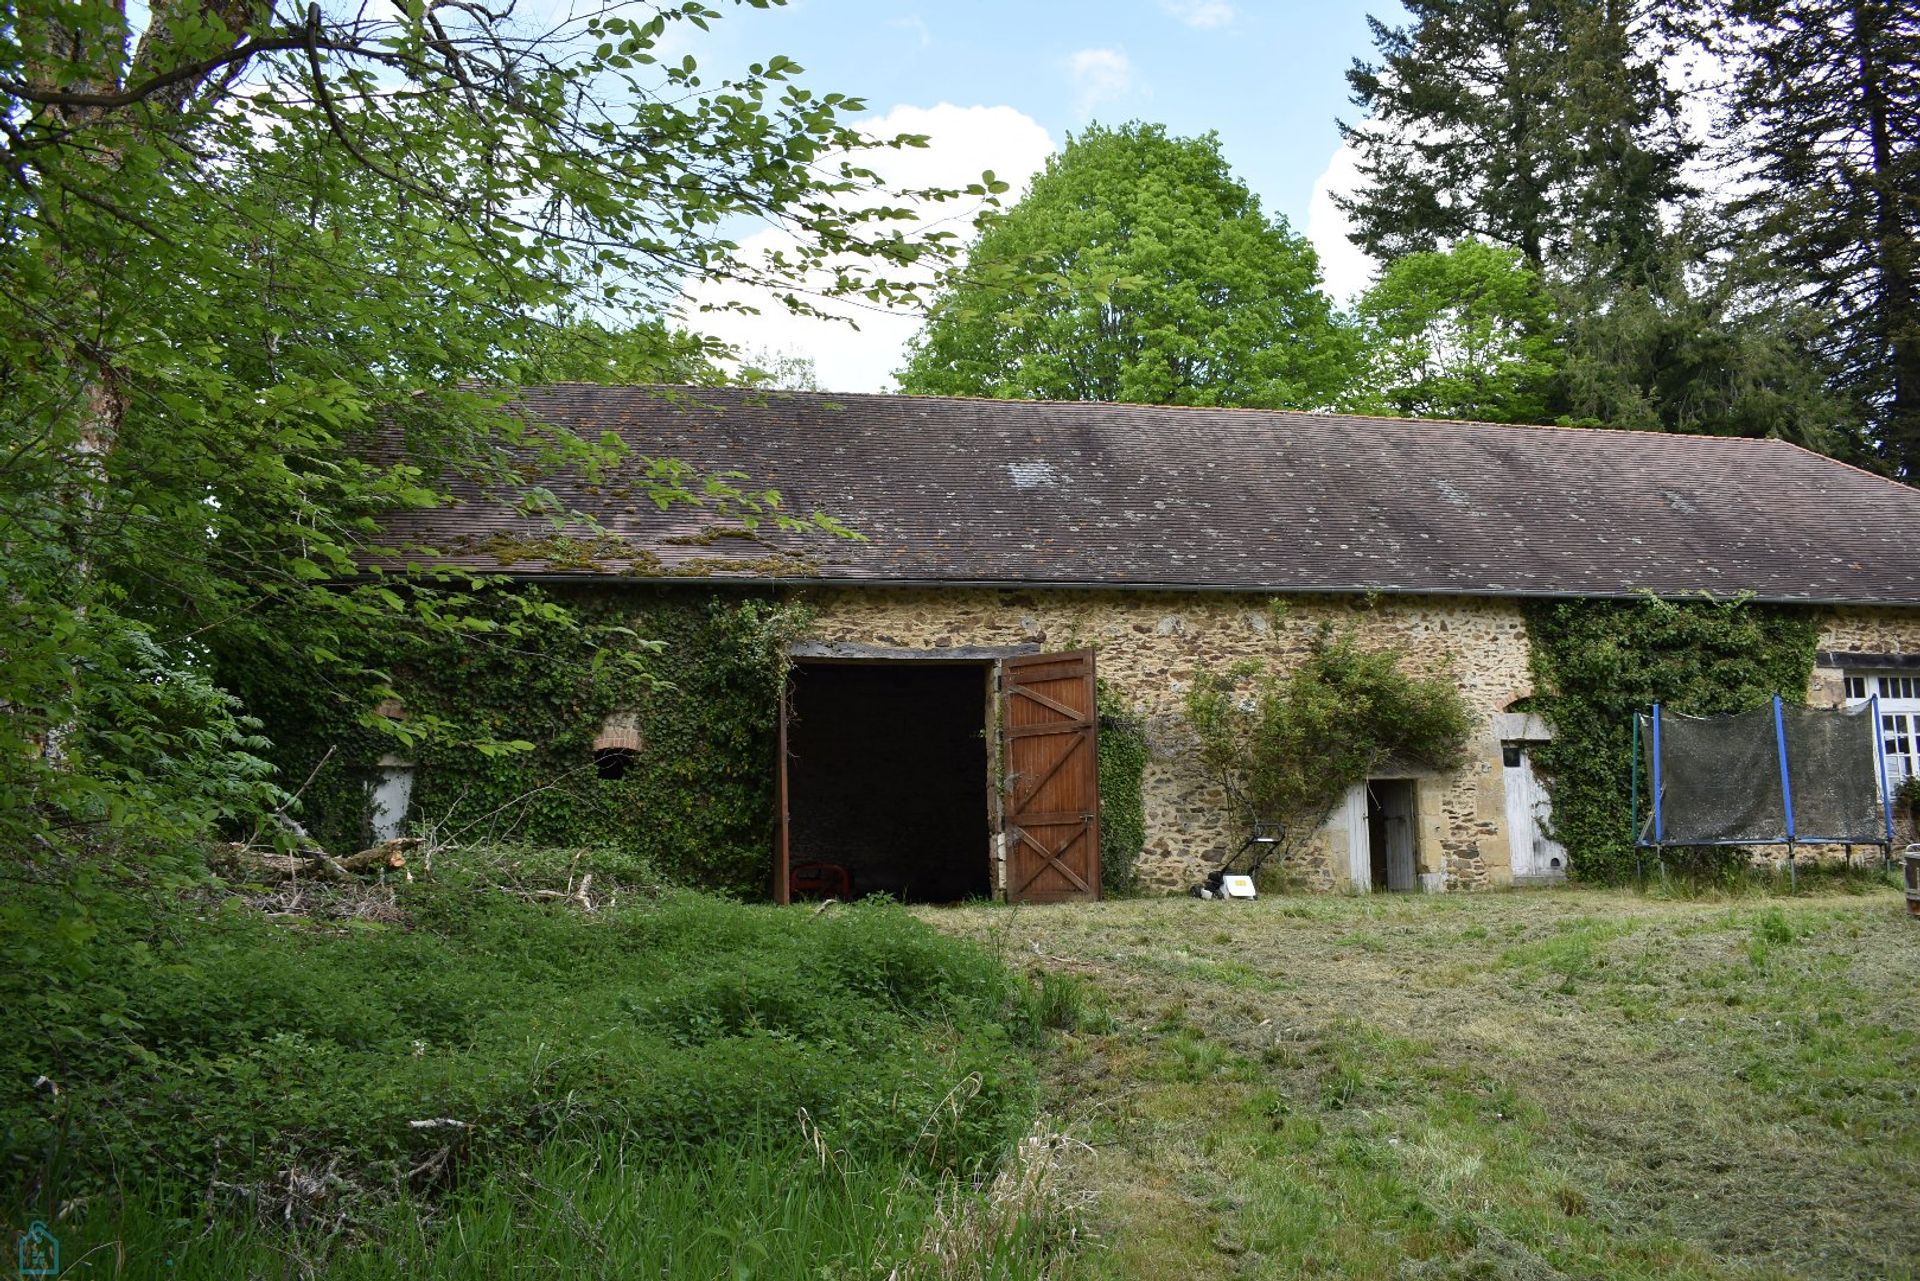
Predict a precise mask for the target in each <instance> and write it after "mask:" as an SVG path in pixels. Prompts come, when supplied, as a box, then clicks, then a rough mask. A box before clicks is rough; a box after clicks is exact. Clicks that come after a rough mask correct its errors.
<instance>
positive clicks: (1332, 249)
mask: <svg viewBox="0 0 1920 1281" xmlns="http://www.w3.org/2000/svg"><path fill="white" fill-rule="evenodd" d="M1359 185H1360V155H1359V153H1358V152H1356V151H1355V150H1354V149H1353V146H1352V144H1350V143H1345V142H1343V143H1341V144H1340V147H1339V149H1338V150H1336V151H1335V152H1334V153H1333V157H1332V159H1330V160H1328V161H1327V167H1326V169H1325V170H1324V171H1323V172H1322V173H1321V175H1320V176H1319V177H1318V178H1315V179H1314V180H1313V198H1312V199H1311V200H1310V201H1308V203H1307V239H1308V240H1310V241H1312V242H1313V248H1314V252H1316V253H1318V254H1319V255H1320V275H1321V279H1322V284H1321V286H1320V288H1321V289H1322V290H1324V291H1325V292H1326V294H1327V296H1328V297H1329V298H1332V299H1333V300H1334V302H1336V303H1339V304H1341V305H1345V304H1347V303H1350V302H1352V301H1353V300H1354V298H1355V297H1357V296H1358V295H1359V294H1360V293H1361V291H1363V290H1364V289H1366V287H1367V286H1368V285H1370V284H1372V283H1373V276H1374V273H1375V272H1376V271H1377V270H1378V269H1379V264H1378V263H1377V262H1375V261H1374V260H1373V259H1372V258H1371V257H1370V256H1369V255H1368V254H1367V251H1366V250H1364V249H1362V248H1360V247H1359V246H1358V245H1356V244H1354V243H1353V242H1352V241H1351V240H1349V239H1347V233H1348V232H1349V231H1351V230H1352V229H1353V222H1352V220H1351V219H1349V218H1348V217H1347V215H1346V213H1345V211H1343V210H1342V209H1341V208H1340V206H1338V205H1336V204H1334V203H1333V197H1334V195H1335V194H1336V193H1338V194H1340V195H1346V194H1348V193H1350V192H1352V191H1353V190H1354V188H1356V187H1358V186H1359Z"/></svg>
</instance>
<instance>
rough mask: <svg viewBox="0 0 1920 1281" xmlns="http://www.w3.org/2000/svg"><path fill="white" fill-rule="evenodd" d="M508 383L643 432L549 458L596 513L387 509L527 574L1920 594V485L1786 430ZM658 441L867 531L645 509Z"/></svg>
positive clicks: (571, 424)
mask: <svg viewBox="0 0 1920 1281" xmlns="http://www.w3.org/2000/svg"><path fill="white" fill-rule="evenodd" d="M521 406H522V409H523V411H524V412H525V413H526V414H528V415H530V416H533V417H537V418H540V419H544V420H546V421H548V422H550V423H553V424H556V425H560V426H565V427H568V428H571V429H574V430H577V431H579V432H581V433H583V434H585V435H588V436H593V437H597V436H599V435H600V434H602V433H604V432H608V431H612V432H617V433H618V434H619V435H620V436H621V437H622V438H623V439H624V440H625V441H626V442H627V444H628V445H629V446H630V447H631V448H632V450H633V451H634V454H635V460H634V461H633V462H632V463H631V464H630V465H629V467H628V468H626V469H625V473H624V474H623V475H616V476H613V477H607V478H603V479H602V481H601V483H600V484H599V485H597V486H593V487H588V486H586V485H583V484H581V483H580V482H579V481H578V480H577V479H570V478H568V477H564V476H562V477H546V478H543V479H542V481H541V483H542V484H544V485H545V486H546V487H547V488H549V489H551V490H552V491H553V492H554V493H555V494H556V495H557V496H558V497H559V498H560V499H561V501H562V502H563V503H566V504H568V505H569V506H570V507H572V508H574V509H576V510H579V511H583V512H586V513H590V514H591V515H592V516H593V517H594V519H596V520H597V521H598V522H599V523H600V525H601V527H602V529H603V530H604V533H598V532H590V531H588V530H587V529H585V528H582V529H581V530H579V535H580V536H579V538H578V539H577V540H561V541H556V540H554V539H552V537H551V533H552V527H551V525H550V523H548V522H547V521H545V520H542V519H538V518H528V517H524V516H521V515H519V514H517V513H516V512H515V511H514V510H513V508H512V506H511V504H509V503H506V502H502V501H498V500H497V499H493V498H489V497H487V496H484V495H481V494H479V493H477V492H474V491H471V490H469V491H467V492H464V493H462V494H461V495H460V498H461V501H459V502H458V503H456V504H455V505H453V506H451V507H447V508H444V509H441V510H438V511H433V512H425V513H410V514H408V515H406V516H405V517H403V518H400V519H398V520H396V521H395V522H394V523H393V527H392V531H391V532H393V533H394V534H395V535H397V536H400V537H402V538H409V539H414V540H418V541H421V542H424V543H427V544H430V545H432V546H435V547H438V548H440V549H442V551H443V553H444V554H445V557H446V559H447V560H449V561H451V562H452V563H454V564H458V565H461V566H465V567H471V568H474V569H479V570H487V571H494V572H499V571H502V570H505V571H507V572H511V573H514V574H521V575H579V576H593V575H605V574H623V573H624V574H627V575H630V576H639V577H655V576H678V577H691V578H738V577H743V576H744V577H760V576H765V575H773V574H777V575H782V576H784V577H787V578H790V579H801V580H826V581H836V582H868V583H879V582H885V583H934V582H937V583H977V584H1007V585H1058V586H1096V585H1114V586H1118V585H1129V586H1139V587H1174V588H1199V587H1207V588H1223V589H1244V590H1254V591H1285V592H1303V591H1320V590H1326V591H1356V590H1357V591H1379V592H1444V593H1487V594H1497V595H1580V596H1619V595H1630V594H1634V593H1638V592H1643V591H1649V590H1650V591H1654V592H1657V593H1660V594H1663V595H1679V594H1685V593H1694V592H1700V591H1709V592H1712V593H1714V594H1715V595H1731V594H1734V593H1741V592H1745V593H1752V594H1753V595H1755V596H1757V597H1759V598H1761V599H1766V600H1782V601H1792V600H1800V601H1827V602H1862V603H1885V604H1901V605H1920V492H1917V491H1915V490H1913V489H1910V488H1907V487H1906V486H1903V485H1900V484H1897V483H1894V482H1892V481H1888V480H1885V479H1882V478H1880V477H1877V476H1873V475H1870V474H1869V473H1867V472H1864V471H1860V470H1857V469H1855V468H1853V467H1849V466H1847V465H1845V464H1842V463H1837V462H1834V461H1832V460H1830V459H1827V458H1823V457H1820V456H1819V455H1816V454H1813V453H1809V452H1807V451H1806V450H1803V449H1800V448H1797V447H1795V446H1793V445H1788V444H1784V443H1782V442H1779V441H1769V440H1735V439H1724V438H1718V437H1706V436H1670V435H1658V434H1653V433H1646V432H1624V431H1599V430H1589V429H1569V428H1555V427H1512V426H1499V425H1492V424H1481V423H1455V422H1435V421H1424V422H1422V421H1406V420H1399V419H1383V418H1358V417H1347V416H1342V415H1338V414H1295V413H1275V412H1267V411H1262V410H1243V409H1175V408H1161V407H1155V406H1142V405H1105V404H1081V403H1048V402H1033V401H994V400H949V399H937V398H928V397H914V396H883V395H842V394H833V393H818V392H756V391H747V390H741V389H688V388H647V387H603V386H594V385H587V384H564V385H559V386H554V387H546V388H538V389H531V390H528V391H527V392H526V393H524V396H523V398H522V401H521ZM648 458H677V459H683V460H685V461H686V462H688V463H691V464H692V465H694V466H695V467H698V468H701V469H705V470H722V469H724V470H729V471H738V472H744V473H746V476H747V478H748V479H747V480H746V481H745V482H742V483H745V484H751V485H758V486H771V487H773V488H776V489H778V490H779V491H780V492H781V494H782V495H783V497H784V499H785V501H786V504H787V506H788V507H789V509H791V510H795V511H799V512H808V511H813V510H816V509H817V510H820V511H824V512H826V513H829V514H830V515H832V516H834V517H836V518H838V519H839V520H841V521H843V522H845V523H846V524H848V525H850V526H852V527H853V528H854V529H856V530H858V531H859V532H860V533H861V534H863V535H865V538H866V541H864V542H854V541H848V540H844V539H836V538H828V537H825V536H822V535H818V534H813V535H793V534H769V535H766V536H765V538H764V539H763V540H759V541H756V540H752V539H747V538H743V537H737V536H733V535H732V534H730V533H729V532H728V529H729V526H730V522H727V521H723V520H718V519H716V517H715V516H714V515H713V514H712V513H711V512H708V511H703V510H701V509H698V508H693V507H685V506H679V507H674V508H671V509H669V510H667V511H664V512H663V511H659V510H657V509H656V508H655V507H654V505H653V504H652V503H650V502H648V501H647V500H646V498H645V497H644V496H643V495H642V494H641V493H639V492H638V491H637V490H636V489H635V488H634V487H633V485H632V484H631V482H632V480H633V478H634V477H635V476H637V475H638V474H639V473H640V471H641V469H642V467H643V465H644V464H643V461H642V460H644V459H648ZM716 531H718V532H716Z"/></svg>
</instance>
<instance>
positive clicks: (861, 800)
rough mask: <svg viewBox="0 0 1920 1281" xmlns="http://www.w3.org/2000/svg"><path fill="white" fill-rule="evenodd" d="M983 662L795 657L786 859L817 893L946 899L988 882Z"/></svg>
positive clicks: (968, 894)
mask: <svg viewBox="0 0 1920 1281" xmlns="http://www.w3.org/2000/svg"><path fill="white" fill-rule="evenodd" d="M987 672H988V666H987V665H986V664H984V663H932V662H913V661H895V662H874V663H800V664H798V665H796V666H795V667H794V668H793V671H792V676H791V679H790V685H789V692H788V700H789V701H788V722H787V733H786V744H787V772H786V789H787V796H786V803H787V814H788V820H787V823H788V826H787V842H788V844H787V858H788V863H789V865H790V867H792V868H793V869H795V870H796V872H797V874H798V877H812V878H816V881H817V884H818V885H819V886H820V888H821V889H822V890H823V892H831V893H834V894H836V895H839V894H847V895H851V896H853V897H864V896H867V895H872V894H888V895H891V896H893V897H895V898H898V899H901V900H903V901H906V902H910V903H952V902H957V901H959V900H961V899H966V898H976V897H981V898H983V897H986V896H987V895H988V894H990V893H991V892H992V890H993V877H992V866H993V865H992V844H991V842H992V818H991V813H990V810H989V805H990V790H989V787H988V772H987V771H988V765H987V732H986V730H987V699H988V684H987Z"/></svg>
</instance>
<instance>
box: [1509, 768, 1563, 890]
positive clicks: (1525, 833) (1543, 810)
mask: <svg viewBox="0 0 1920 1281" xmlns="http://www.w3.org/2000/svg"><path fill="white" fill-rule="evenodd" d="M1501 755H1502V758H1503V760H1504V762H1505V774H1506V784H1507V852H1508V865H1509V867H1510V868H1511V869H1512V871H1513V879H1514V880H1515V881H1516V882H1518V883H1521V884H1528V883H1532V882H1538V881H1554V880H1562V879H1565V877H1566V874H1567V851H1566V847H1565V846H1563V845H1561V844H1560V842H1558V841H1556V840H1554V839H1553V838H1552V837H1550V836H1548V835H1547V833H1548V832H1549V831H1550V830H1551V825H1552V814H1553V801H1552V798H1551V797H1550V796H1549V795H1548V793H1547V789H1546V788H1545V787H1544V786H1542V785H1541V783H1540V778H1539V776H1538V775H1537V774H1535V773H1534V772H1533V754H1532V753H1531V752H1530V751H1528V750H1527V745H1526V744H1525V743H1505V744H1502V746H1501Z"/></svg>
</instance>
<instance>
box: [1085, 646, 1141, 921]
mask: <svg viewBox="0 0 1920 1281" xmlns="http://www.w3.org/2000/svg"><path fill="white" fill-rule="evenodd" d="M1097 706H1098V710H1099V713H1100V892H1101V894H1102V895H1104V896H1106V897H1108V898H1118V897H1121V896H1123V895H1128V894H1132V893H1134V892H1135V891H1136V890H1138V889H1139V888H1140V878H1139V875H1138V873H1137V870H1136V865H1137V864H1138V863H1139V861H1140V849H1141V847H1142V846H1144V845H1145V844H1146V843H1147V804H1146V798H1145V796H1144V794H1143V793H1142V790H1141V782H1142V780H1143V779H1144V778H1145V777H1146V773H1147V730H1146V726H1145V725H1144V724H1143V723H1142V722H1141V720H1140V718H1139V716H1137V715H1136V714H1135V713H1134V712H1133V710H1132V709H1131V708H1129V707H1128V706H1127V704H1126V703H1125V702H1124V701H1123V700H1122V699H1121V698H1120V696H1119V695H1118V694H1116V693H1114V692H1113V689H1112V687H1110V686H1109V685H1108V684H1107V683H1106V682H1105V681H1101V682H1100V683H1099V686H1098V693H1097Z"/></svg>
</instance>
